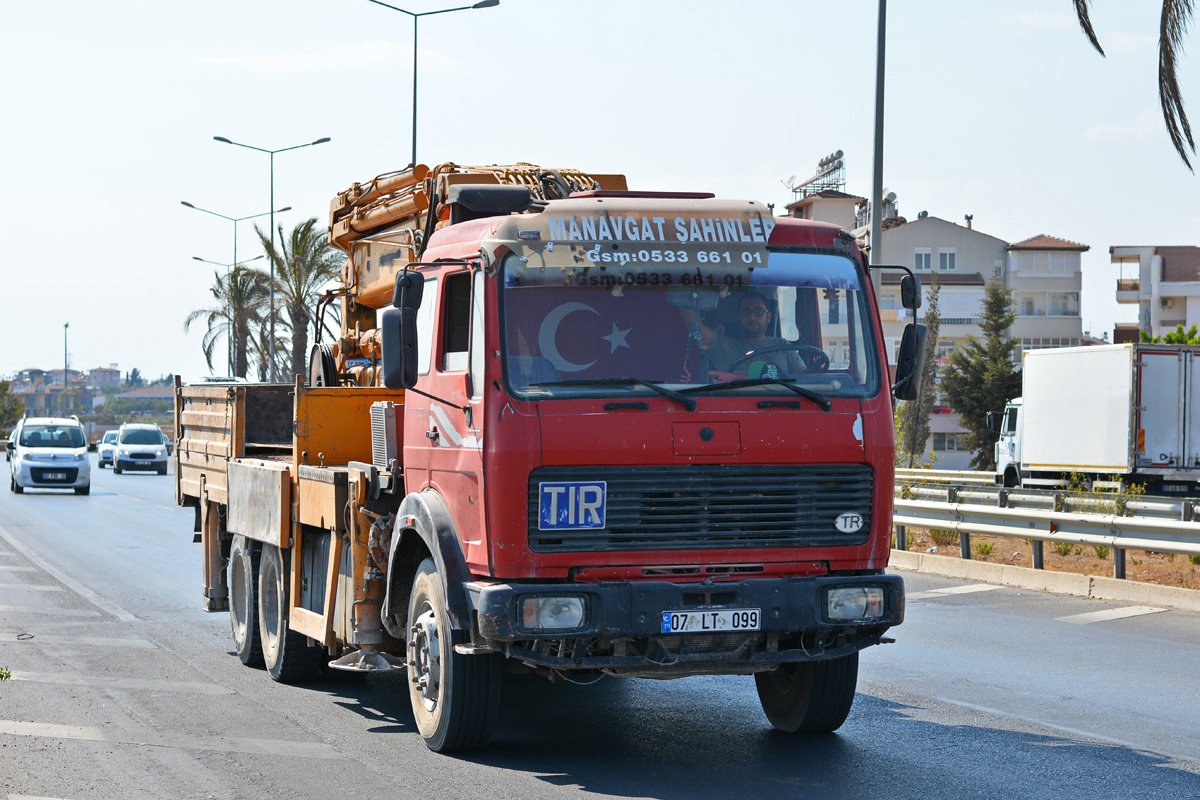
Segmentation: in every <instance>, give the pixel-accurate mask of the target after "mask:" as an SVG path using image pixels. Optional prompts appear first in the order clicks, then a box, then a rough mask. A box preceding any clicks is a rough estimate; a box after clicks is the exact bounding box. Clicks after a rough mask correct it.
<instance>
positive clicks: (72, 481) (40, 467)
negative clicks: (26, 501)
mask: <svg viewBox="0 0 1200 800" xmlns="http://www.w3.org/2000/svg"><path fill="white" fill-rule="evenodd" d="M53 474H62V475H63V476H64V477H63V478H61V479H60V478H47V475H53ZM14 477H15V479H16V482H17V484H19V485H20V486H21V487H22V488H25V489H77V488H82V487H84V486H87V485H89V484H90V483H91V480H92V472H91V467H90V464H89V463H88V462H87V461H72V462H69V463H61V464H55V463H50V462H45V463H42V462H25V463H23V464H21V467H20V469H18V470H16V471H15V472H14Z"/></svg>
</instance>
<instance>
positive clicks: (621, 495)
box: [528, 464, 874, 553]
mask: <svg viewBox="0 0 1200 800" xmlns="http://www.w3.org/2000/svg"><path fill="white" fill-rule="evenodd" d="M549 481H564V482H571V481H580V482H587V481H604V482H605V484H606V502H605V527H604V528H602V529H598V530H545V531H544V530H539V529H538V516H539V515H538V499H539V491H538V484H539V483H542V482H549ZM873 484H874V480H873V476H872V473H871V469H870V467H867V466H864V465H859V464H850V465H842V464H839V465H808V466H802V467H797V466H757V465H752V466H747V465H720V464H717V465H692V466H683V467H668V466H662V467H548V468H545V469H540V470H535V471H534V472H533V473H532V474H531V475H530V478H529V502H528V520H529V522H528V536H529V546H530V548H531V549H532V550H533V551H534V552H538V553H571V552H601V551H615V550H679V549H685V548H686V549H708V548H726V547H736V548H750V547H817V546H838V545H856V544H862V543H863V542H865V541H866V540H867V536H868V533H869V530H870V521H871V497H872V489H873ZM847 512H851V513H856V514H859V515H861V517H862V519H863V525H862V528H860V529H859V530H858V531H857V532H855V533H842V532H840V531H838V530H837V528H836V527H834V521H835V520H836V519H837V518H838V516H839V515H841V514H844V513H847Z"/></svg>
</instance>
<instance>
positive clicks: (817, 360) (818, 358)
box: [729, 344, 829, 372]
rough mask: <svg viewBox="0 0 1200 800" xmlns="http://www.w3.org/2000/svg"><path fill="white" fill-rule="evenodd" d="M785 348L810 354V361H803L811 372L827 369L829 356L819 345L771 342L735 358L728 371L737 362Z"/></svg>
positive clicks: (731, 370) (784, 349)
mask: <svg viewBox="0 0 1200 800" xmlns="http://www.w3.org/2000/svg"><path fill="white" fill-rule="evenodd" d="M786 350H791V351H794V352H796V353H807V354H808V355H810V356H812V362H811V363H809V361H808V360H807V359H806V360H805V362H804V363H805V365H806V366H807V367H808V369H810V370H812V371H813V372H825V371H826V370H827V369H829V356H828V355H826V354H825V351H824V350H822V349H821V348H819V347H813V346H812V345H809V344H772V345H767V346H766V347H760V348H758V349H757V350H752V351H750V352H749V353H746V355H744V356H742V357H741V358H739V359H736V360H735V361H734V362H733V363H732V364H730V365H729V371H730V372H733V370H734V367H736V366H737V365H738V364H741V363H742V362H744V361H750V360H752V359H753V358H754V357H755V356H757V355H761V354H763V353H779V352H783V351H786Z"/></svg>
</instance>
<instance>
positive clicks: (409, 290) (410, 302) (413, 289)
mask: <svg viewBox="0 0 1200 800" xmlns="http://www.w3.org/2000/svg"><path fill="white" fill-rule="evenodd" d="M424 294H425V276H423V275H421V273H419V272H414V271H412V270H410V269H403V270H401V271H400V274H398V275H397V276H396V288H395V289H394V290H393V291H392V305H393V306H394V307H395V308H411V309H412V310H413V311H416V310H417V309H418V308H420V307H421V297H422V295H424Z"/></svg>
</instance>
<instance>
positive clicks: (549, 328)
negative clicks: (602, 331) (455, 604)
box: [538, 303, 600, 372]
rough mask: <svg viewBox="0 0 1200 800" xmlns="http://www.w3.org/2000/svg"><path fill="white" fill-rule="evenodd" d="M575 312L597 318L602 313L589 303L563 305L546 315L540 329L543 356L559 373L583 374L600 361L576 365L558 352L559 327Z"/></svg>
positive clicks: (540, 344)
mask: <svg viewBox="0 0 1200 800" xmlns="http://www.w3.org/2000/svg"><path fill="white" fill-rule="evenodd" d="M575 311H590V312H592V313H593V314H595V315H596V316H600V312H599V311H597V310H596V309H594V308H592V307H591V306H589V305H588V304H587V303H563V304H562V305H560V306H556V307H555V308H554V309H552V310H551V311H550V313H549V314H547V315H546V318H545V319H544V320H542V327H541V328H539V329H538V348H539V349H540V350H541V351H542V356H543V357H544V358H545V359H546V360H547V361H549V362H550V363H551V364H553V365H554V367H555V369H557V370H558V371H559V372H582V371H583V370H585V369H587V368H588V367H590V366H592V364H595V363H596V361H597V360H598V359H592V360H591V361H589V362H588V363H586V364H576V363H574V362H573V361H567V360H566V359H565V358H563V357H562V354H561V353H559V352H558V343H557V342H556V341H555V340H556V339H557V338H558V326H559V325H561V324H562V321H563V320H564V319H566V317H567V315H568V314H571V313H572V312H575Z"/></svg>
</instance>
